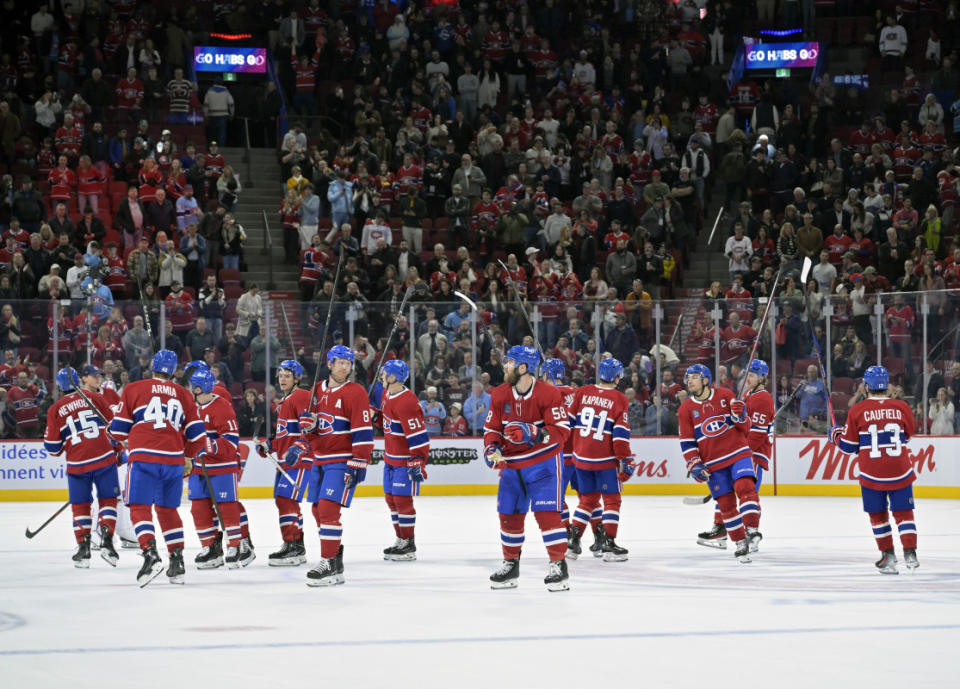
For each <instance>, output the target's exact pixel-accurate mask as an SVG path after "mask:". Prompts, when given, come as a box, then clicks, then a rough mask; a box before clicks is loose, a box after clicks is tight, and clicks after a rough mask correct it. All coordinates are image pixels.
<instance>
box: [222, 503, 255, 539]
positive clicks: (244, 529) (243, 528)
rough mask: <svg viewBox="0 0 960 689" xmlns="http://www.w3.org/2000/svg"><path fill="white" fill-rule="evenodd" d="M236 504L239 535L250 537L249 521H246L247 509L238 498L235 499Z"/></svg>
mask: <svg viewBox="0 0 960 689" xmlns="http://www.w3.org/2000/svg"><path fill="white" fill-rule="evenodd" d="M237 504H238V505H239V506H240V537H241V538H250V522H249V521H247V509H246V508H245V507H244V506H243V503H242V502H240V501H239V500H238V501H237ZM224 519H226V517H224ZM221 528H223V527H221Z"/></svg>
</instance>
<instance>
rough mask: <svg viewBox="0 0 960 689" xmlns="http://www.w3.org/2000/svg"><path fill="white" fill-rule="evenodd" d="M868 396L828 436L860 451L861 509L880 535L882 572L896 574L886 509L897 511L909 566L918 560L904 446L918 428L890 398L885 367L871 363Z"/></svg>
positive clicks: (846, 449)
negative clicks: (845, 421) (845, 420)
mask: <svg viewBox="0 0 960 689" xmlns="http://www.w3.org/2000/svg"><path fill="white" fill-rule="evenodd" d="M863 382H864V384H865V385H866V387H867V390H868V393H869V394H868V397H867V398H866V399H864V400H861V401H859V402H857V403H856V404H855V405H853V408H852V409H851V410H850V413H849V414H847V423H846V425H844V426H839V427H838V426H834V427H833V428H831V429H830V433H829V436H828V439H829V440H830V442H831V443H833V444H834V445H836V446H837V447H839V448H840V450H842V451H843V452H846V453H847V454H851V455H852V454H856V455H857V462H858V463H859V468H860V493H861V494H862V496H863V511H864V512H866V513H867V514H868V515H870V525H871V526H872V527H873V536H874V538H876V539H877V547H878V548H879V549H880V553H881V555H880V559H879V560H878V561H877V562H876V565H877V569H879V570H880V572H881V573H882V574H898V573H899V572H898V570H897V556H896V555H895V554H894V551H893V529H891V528H890V518H889V516H888V515H887V509H890V510H891V511H892V512H893V518H894V520H895V521H896V522H897V530H898V531H899V532H900V543H901V544H902V545H903V560H904V563H905V564H906V565H907V569H910V570H914V569H916V568H917V567H919V566H920V563H919V562H918V561H917V525H916V522H914V518H913V507H914V504H913V482H914V481H916V480H917V475H916V473H915V472H914V469H913V463H912V461H911V459H910V453H909V452H908V451H907V449H906V444H907V443H908V442H909V441H910V438H911V436H913V433H914V431H915V430H916V422H915V421H914V418H913V412H911V411H910V407H909V406H908V405H907V403H906V402H904V401H903V400H897V399H891V398H889V397H887V387H888V386H889V384H890V375H889V374H888V373H887V369H885V368H884V367H883V366H870V367H869V368H868V369H867V370H866V371H864V374H863Z"/></svg>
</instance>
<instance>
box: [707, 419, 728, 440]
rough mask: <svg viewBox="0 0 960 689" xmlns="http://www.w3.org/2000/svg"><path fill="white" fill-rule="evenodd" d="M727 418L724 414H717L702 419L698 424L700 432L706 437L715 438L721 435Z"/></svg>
mask: <svg viewBox="0 0 960 689" xmlns="http://www.w3.org/2000/svg"><path fill="white" fill-rule="evenodd" d="M726 425H727V419H726V417H725V416H722V415H719V414H718V415H717V416H711V417H710V418H707V419H704V420H703V423H701V424H700V432H701V433H703V434H704V435H705V436H707V437H708V438H716V437H717V436H718V435H721V434H722V433H723V431H724V429H725V428H726Z"/></svg>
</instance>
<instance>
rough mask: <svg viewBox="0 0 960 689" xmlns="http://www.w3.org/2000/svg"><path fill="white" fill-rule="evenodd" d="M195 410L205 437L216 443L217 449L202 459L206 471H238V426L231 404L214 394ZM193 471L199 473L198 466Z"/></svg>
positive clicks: (212, 473) (213, 472)
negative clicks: (205, 433)
mask: <svg viewBox="0 0 960 689" xmlns="http://www.w3.org/2000/svg"><path fill="white" fill-rule="evenodd" d="M214 389H216V388H214ZM197 411H198V413H199V414H200V419H201V420H202V421H203V426H204V428H206V430H207V437H208V438H210V440H213V441H216V444H217V451H216V452H215V453H212V454H208V455H207V456H206V458H205V459H204V464H205V465H206V467H207V473H208V474H210V475H211V476H216V475H218V474H235V473H237V472H239V471H240V454H239V448H240V427H239V426H238V425H237V413H236V412H235V411H234V410H233V404H231V403H230V402H228V401H227V399H225V398H223V397H220V395H216V394H215V395H214V396H213V399H211V400H210V401H209V402H207V403H206V404H201V405H199V407H198V408H197ZM193 473H194V474H199V473H201V472H200V468H199V467H194V469H193Z"/></svg>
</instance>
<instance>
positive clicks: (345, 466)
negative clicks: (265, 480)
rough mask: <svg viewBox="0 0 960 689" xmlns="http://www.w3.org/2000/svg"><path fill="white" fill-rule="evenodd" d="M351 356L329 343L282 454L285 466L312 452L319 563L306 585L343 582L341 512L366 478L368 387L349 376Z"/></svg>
mask: <svg viewBox="0 0 960 689" xmlns="http://www.w3.org/2000/svg"><path fill="white" fill-rule="evenodd" d="M353 359H354V358H353V350H352V349H350V348H349V347H345V346H343V345H336V346H335V347H331V348H330V351H329V352H328V353H327V367H328V368H329V369H330V376H329V378H327V380H324V381H321V382H320V383H318V384H317V387H316V389H315V390H314V392H313V396H312V401H313V404H312V406H311V407H310V409H309V410H308V411H307V412H306V413H304V414H303V415H301V416H300V433H301V434H302V437H301V439H300V440H298V441H296V442H295V443H293V445H291V446H290V449H289V450H287V454H286V455H285V456H284V461H285V462H286V463H287V464H288V465H289V464H291V463H294V462H296V461H297V460H299V458H300V456H301V455H303V454H305V453H308V452H309V453H312V454H313V457H314V464H313V471H312V473H311V476H310V488H309V491H310V494H311V495H313V494H316V495H318V496H319V501H318V502H316V503H315V504H314V505H313V516H314V517H315V518H316V520H317V528H318V529H319V531H320V562H319V563H318V564H317V566H316V567H314V568H313V569H311V570H310V571H309V572H307V585H308V586H333V585H335V584H342V583H343V546H341V545H340V537H341V535H342V533H343V526H342V525H341V524H340V511H341V508H343V507H350V502H351V501H352V500H353V492H354V490H356V487H357V484H359V483H360V482H361V481H363V479H364V478H366V475H367V464H368V463H369V462H370V453H371V452H372V451H373V427H372V426H371V425H370V400H369V399H368V398H367V391H366V390H364V389H363V386H362V385H359V384H358V383H351V382H350V380H349V378H350V370H351V369H352V368H353Z"/></svg>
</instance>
